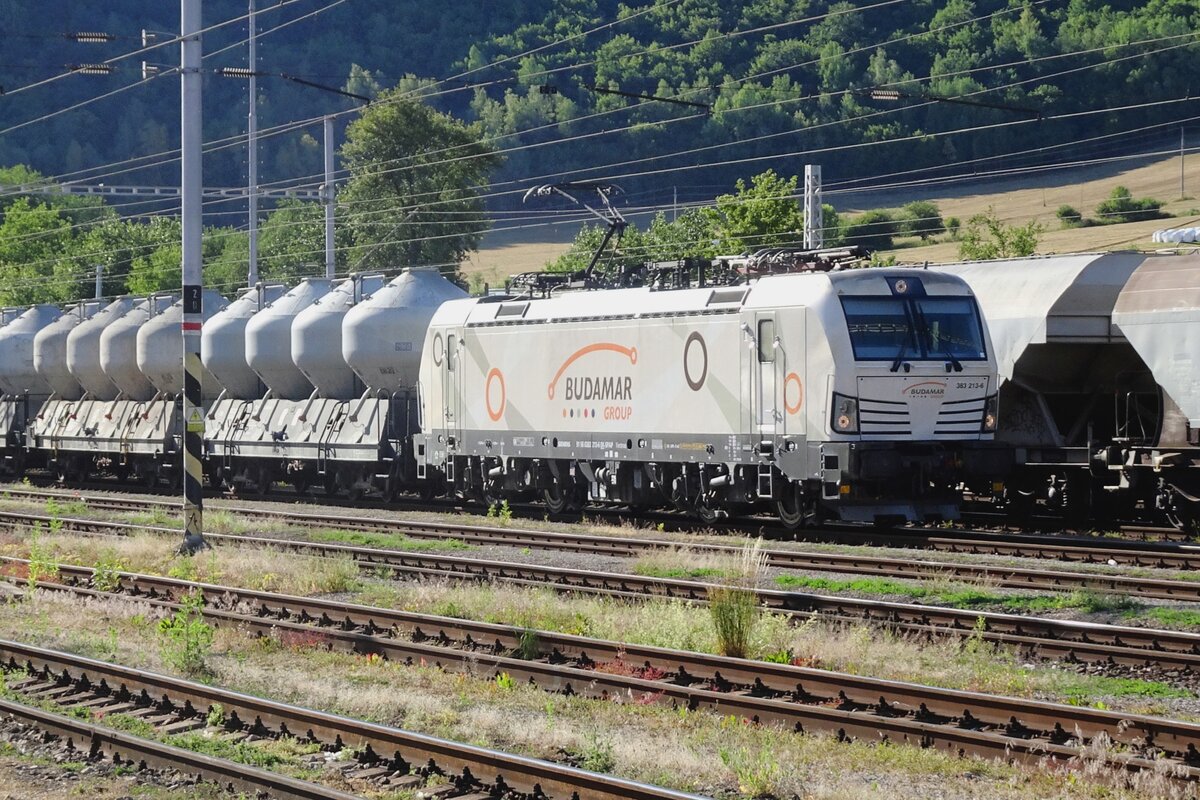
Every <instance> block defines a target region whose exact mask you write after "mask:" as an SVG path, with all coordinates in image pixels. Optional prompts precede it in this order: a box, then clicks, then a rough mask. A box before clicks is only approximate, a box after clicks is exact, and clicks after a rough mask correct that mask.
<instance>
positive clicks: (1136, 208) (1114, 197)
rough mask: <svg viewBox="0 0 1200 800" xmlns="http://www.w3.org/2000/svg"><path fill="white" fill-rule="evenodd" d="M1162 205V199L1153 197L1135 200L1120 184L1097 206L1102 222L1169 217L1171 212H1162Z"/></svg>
mask: <svg viewBox="0 0 1200 800" xmlns="http://www.w3.org/2000/svg"><path fill="white" fill-rule="evenodd" d="M1162 206H1163V201H1162V200H1155V199H1153V198H1151V197H1143V198H1140V199H1136V200H1135V199H1134V197H1133V195H1132V193H1131V192H1130V191H1129V190H1128V189H1126V188H1125V187H1124V186H1118V187H1117V188H1115V189H1113V190H1112V194H1110V195H1109V196H1108V199H1107V200H1105V201H1104V202H1103V203H1101V204H1100V205H1098V206H1096V216H1097V217H1099V221H1100V222H1101V223H1117V222H1141V221H1142V220H1147V219H1161V218H1162V217H1169V216H1170V214H1164V213H1163V212H1162Z"/></svg>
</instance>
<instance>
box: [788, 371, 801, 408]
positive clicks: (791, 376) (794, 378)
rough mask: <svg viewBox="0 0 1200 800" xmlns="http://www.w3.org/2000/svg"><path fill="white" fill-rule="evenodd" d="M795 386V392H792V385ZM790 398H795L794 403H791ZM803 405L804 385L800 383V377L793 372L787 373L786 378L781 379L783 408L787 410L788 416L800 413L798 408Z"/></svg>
mask: <svg viewBox="0 0 1200 800" xmlns="http://www.w3.org/2000/svg"><path fill="white" fill-rule="evenodd" d="M793 384H794V385H795V386H796V389H795V391H794V392H793V391H792V385H793ZM792 396H794V397H795V398H796V402H794V403H793V402H792V399H791V398H792ZM802 405H804V384H802V383H800V376H799V375H797V374H796V373H794V372H789V373H788V375H787V377H786V378H784V379H783V407H784V408H785V409H787V413H789V414H798V413H800V406H802Z"/></svg>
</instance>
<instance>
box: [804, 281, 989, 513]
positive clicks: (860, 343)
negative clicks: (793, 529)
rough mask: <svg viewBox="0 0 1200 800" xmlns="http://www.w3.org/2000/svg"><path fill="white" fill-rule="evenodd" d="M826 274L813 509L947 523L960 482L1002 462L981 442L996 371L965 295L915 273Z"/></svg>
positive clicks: (955, 284)
mask: <svg viewBox="0 0 1200 800" xmlns="http://www.w3.org/2000/svg"><path fill="white" fill-rule="evenodd" d="M831 278H832V286H833V289H834V293H833V294H834V296H835V300H834V303H831V305H832V306H833V307H832V308H831V309H830V317H839V319H837V320H834V319H830V320H829V326H830V327H829V342H830V355H831V357H832V360H831V362H830V366H831V367H832V374H831V375H830V377H829V381H828V383H829V388H828V395H827V398H826V400H827V406H826V408H827V413H826V415H825V416H824V418H823V419H822V420H821V422H822V426H821V430H822V431H823V433H824V437H823V438H824V439H825V441H823V442H820V443H818V444H816V445H815V447H813V446H810V448H809V449H810V453H809V461H810V468H811V469H812V471H813V472H814V473H816V472H818V471H819V473H820V497H821V503H822V505H823V506H825V507H826V508H828V509H829V510H830V511H832V512H834V513H836V515H837V516H838V517H840V518H841V519H844V520H856V521H883V520H888V519H895V520H909V521H921V520H936V519H949V518H954V517H956V516H957V514H958V505H959V499H958V498H959V494H960V493H959V490H958V486H959V484H961V483H972V482H978V481H986V480H989V479H990V478H991V477H993V476H996V475H998V474H1001V473H1002V472H1003V465H1004V463H1005V461H1006V458H1005V456H1004V455H1003V454H1002V453H1001V452H999V451H997V450H995V449H994V448H993V447H992V446H991V445H989V444H987V443H988V442H990V441H991V440H992V439H993V435H994V433H995V431H996V428H997V424H998V416H999V409H998V404H997V397H996V383H997V380H996V363H995V359H994V358H993V357H992V355H991V347H990V343H989V341H988V336H987V329H986V327H985V325H984V323H983V320H982V317H981V314H980V312H979V308H978V305H977V304H976V302H975V298H974V297H973V296H972V295H971V292H970V290H969V289H968V287H967V286H966V284H965V283H963V282H962V281H960V280H957V279H951V280H946V276H942V275H938V274H936V273H934V274H930V273H927V272H925V271H923V270H887V271H886V272H884V271H881V270H870V271H865V270H864V271H858V272H856V273H850V274H845V275H841V276H836V275H835V276H831ZM814 451H815V452H814Z"/></svg>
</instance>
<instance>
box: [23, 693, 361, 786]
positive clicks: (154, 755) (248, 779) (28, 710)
mask: <svg viewBox="0 0 1200 800" xmlns="http://www.w3.org/2000/svg"><path fill="white" fill-rule="evenodd" d="M0 716H3V717H9V718H12V719H15V720H17V721H19V722H21V723H23V724H25V725H29V726H32V727H34V728H37V729H38V730H41V731H44V732H47V733H49V734H51V735H53V736H55V737H58V738H59V739H62V740H64V741H65V742H67V743H69V744H70V746H71V747H72V748H74V749H75V750H77V751H79V752H81V753H86V754H88V756H89V757H96V756H98V755H101V754H103V755H104V756H106V757H107V758H108V759H109V760H112V761H115V762H116V763H117V764H121V763H122V762H123V761H124V762H129V763H132V764H144V765H150V766H155V767H158V768H160V769H170V770H177V771H179V772H184V773H190V774H193V775H199V776H200V777H202V778H204V779H205V780H207V781H210V782H212V783H216V784H219V785H221V786H225V787H237V788H239V789H243V790H246V791H250V792H253V793H255V794H258V793H262V792H265V793H267V794H268V795H269V796H270V797H272V798H286V799H287V800H362V798H360V797H359V796H358V795H354V794H349V793H347V792H343V791H339V790H337V789H333V788H330V787H328V786H321V785H320V784H316V783H310V782H308V781H302V780H297V779H296V778H290V777H288V776H286V775H280V774H278V773H274V772H269V771H267V770H264V769H258V768H257V767H252V766H248V765H246V764H239V763H237V762H235V761H230V760H228V759H224V758H216V757H214V756H207V755H203V754H201V753H196V752H193V751H191V750H186V749H184V748H181V747H174V746H172V745H168V744H163V743H162V742H156V741H154V740H152V739H144V738H142V737H140V736H134V735H132V734H129V733H125V732H123V731H118V730H114V729H112V728H106V727H103V726H100V725H93V724H91V723H89V722H84V721H83V720H80V719H76V718H73V717H68V716H63V715H61V714H55V713H52V712H50V711H46V710H43V709H40V708H34V707H32V706H28V705H25V704H24V703H17V702H14V701H12V700H6V699H3V698H0Z"/></svg>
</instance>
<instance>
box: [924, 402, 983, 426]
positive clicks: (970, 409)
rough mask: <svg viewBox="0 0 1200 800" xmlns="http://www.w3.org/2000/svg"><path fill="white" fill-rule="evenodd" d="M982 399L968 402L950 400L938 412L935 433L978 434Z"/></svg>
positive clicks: (981, 416) (981, 422)
mask: <svg viewBox="0 0 1200 800" xmlns="http://www.w3.org/2000/svg"><path fill="white" fill-rule="evenodd" d="M986 403H987V401H986V400H985V399H984V398H982V397H977V398H971V399H969V400H950V401H947V402H946V403H944V404H943V405H942V408H941V410H940V411H938V417H937V426H936V428H935V432H936V433H979V431H980V430H981V429H982V427H983V415H984V407H985V405H986Z"/></svg>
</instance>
